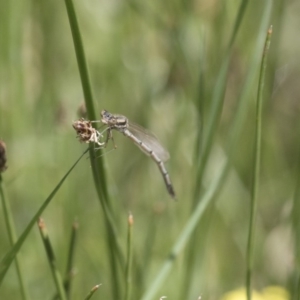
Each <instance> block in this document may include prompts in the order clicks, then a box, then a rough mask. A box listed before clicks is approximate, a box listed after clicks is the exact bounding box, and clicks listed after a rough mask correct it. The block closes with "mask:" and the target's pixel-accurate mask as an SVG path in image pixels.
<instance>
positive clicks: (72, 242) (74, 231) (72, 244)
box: [64, 221, 78, 299]
mask: <svg viewBox="0 0 300 300" xmlns="http://www.w3.org/2000/svg"><path fill="white" fill-rule="evenodd" d="M77 233H78V222H77V221H75V222H74V223H73V226H72V232H71V239H70V245H69V251H68V257H67V259H68V261H67V267H66V273H65V280H64V287H65V291H66V295H67V298H68V299H69V298H70V293H71V282H72V279H73V269H74V267H73V265H74V253H75V246H76V241H77Z"/></svg>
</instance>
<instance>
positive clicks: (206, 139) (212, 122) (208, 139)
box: [193, 0, 248, 207]
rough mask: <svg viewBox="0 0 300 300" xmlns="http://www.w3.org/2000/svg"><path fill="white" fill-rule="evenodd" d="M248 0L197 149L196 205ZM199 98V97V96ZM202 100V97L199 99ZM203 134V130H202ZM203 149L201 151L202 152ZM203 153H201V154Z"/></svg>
mask: <svg viewBox="0 0 300 300" xmlns="http://www.w3.org/2000/svg"><path fill="white" fill-rule="evenodd" d="M247 3H248V0H242V2H241V5H240V8H239V11H238V14H237V17H236V20H235V25H234V27H233V30H232V33H231V38H230V40H229V43H228V48H227V52H226V53H225V54H224V59H223V62H222V65H221V68H220V71H219V73H218V76H217V79H216V85H215V88H214V92H213V95H212V107H211V111H210V116H209V119H208V124H207V130H206V131H205V132H204V135H203V146H201V147H202V148H201V149H198V150H197V154H198V157H200V158H199V160H198V162H197V163H196V170H197V175H196V186H195V191H194V201H193V203H194V205H193V207H194V206H195V205H196V202H197V199H198V198H199V194H200V191H201V182H202V178H203V175H204V171H205V168H206V164H207V161H208V158H209V154H210V151H211V147H212V145H213V141H214V137H215V134H216V131H217V128H218V124H219V121H220V117H221V112H222V108H223V102H224V95H225V88H226V81H227V80H226V79H227V72H228V67H229V61H230V56H231V49H232V46H233V43H234V41H235V38H236V36H237V33H238V30H239V28H240V25H241V22H242V20H243V17H244V15H245V11H246V7H247ZM198 99H199V97H198ZM199 100H200V99H199ZM199 133H201V134H202V130H200V132H199ZM200 150H201V152H200ZM199 153H201V155H199Z"/></svg>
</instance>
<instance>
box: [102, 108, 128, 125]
mask: <svg viewBox="0 0 300 300" xmlns="http://www.w3.org/2000/svg"><path fill="white" fill-rule="evenodd" d="M101 122H102V123H103V124H106V125H108V127H110V128H111V129H114V128H115V129H124V128H126V127H127V126H128V119H127V118H126V117H124V116H121V115H113V114H111V113H110V112H108V111H107V110H105V109H104V110H102V111H101Z"/></svg>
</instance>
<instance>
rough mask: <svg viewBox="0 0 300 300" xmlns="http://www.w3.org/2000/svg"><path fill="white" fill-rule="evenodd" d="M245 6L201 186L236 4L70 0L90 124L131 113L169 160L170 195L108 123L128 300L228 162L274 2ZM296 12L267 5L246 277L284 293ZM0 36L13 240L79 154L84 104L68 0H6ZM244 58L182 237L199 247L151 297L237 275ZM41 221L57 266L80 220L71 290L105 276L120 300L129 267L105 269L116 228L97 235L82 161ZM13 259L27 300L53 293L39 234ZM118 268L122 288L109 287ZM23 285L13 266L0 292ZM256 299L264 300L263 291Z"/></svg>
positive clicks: (222, 145)
mask: <svg viewBox="0 0 300 300" xmlns="http://www.w3.org/2000/svg"><path fill="white" fill-rule="evenodd" d="M248 2H249V3H248V5H247V7H246V11H245V15H244V17H243V19H242V22H241V24H240V25H239V27H238V33H237V37H236V40H235V41H234V44H233V47H232V49H231V56H230V63H229V68H228V74H227V76H226V90H225V94H224V104H223V108H222V115H221V118H220V120H219V122H218V126H217V129H216V134H215V136H214V138H213V146H212V148H211V151H210V154H209V160H208V163H207V166H206V168H205V172H204V176H203V179H202V181H201V182H196V180H195V178H196V176H197V172H198V168H199V166H198V164H197V162H198V161H199V157H200V156H201V151H200V150H199V149H200V148H201V146H202V145H203V140H202V137H203V136H205V133H206V132H207V128H208V121H209V116H210V112H211V108H212V107H213V105H214V103H213V99H214V98H213V95H214V92H215V91H216V90H217V86H216V80H217V78H218V74H219V73H220V68H221V66H222V64H223V63H224V60H225V58H226V55H227V49H228V43H229V39H230V37H231V34H232V31H233V27H234V24H235V20H236V16H237V14H238V11H239V7H240V4H241V1H238V0H231V1H216V0H215V1H211V0H195V1H191V0H188V1H179V0H167V1H158V0H151V1H137V0H128V1H118V0H98V1H95V0H84V1H82V0H76V1H74V5H75V8H76V12H77V17H78V21H79V25H80V30H81V34H82V38H83V44H84V48H85V53H86V59H87V62H88V68H89V72H90V78H91V84H92V89H93V95H94V100H95V106H96V109H97V111H98V116H99V118H100V111H101V109H107V110H109V111H110V112H112V113H119V114H123V115H125V116H127V117H128V118H129V119H130V120H132V121H133V122H135V123H138V124H141V125H142V126H144V127H146V128H148V129H150V130H151V131H152V132H154V133H155V134H156V135H157V136H158V138H159V140H161V141H162V144H163V145H164V146H165V147H166V148H167V149H168V150H169V152H170V156H171V159H170V160H169V162H168V163H167V164H166V166H167V169H168V171H169V173H170V176H171V179H172V181H173V184H174V187H175V191H176V193H177V200H178V201H177V202H174V201H173V200H172V199H171V198H170V197H169V195H168V193H167V191H166V189H165V186H164V183H163V180H162V177H161V174H160V173H159V171H158V170H157V166H156V165H155V164H154V163H153V161H152V160H151V159H150V158H149V157H147V156H146V155H144V153H142V152H141V151H140V150H139V149H138V148H137V147H136V146H135V145H133V143H132V142H131V141H130V140H129V139H127V138H126V137H124V136H122V135H121V134H119V133H117V132H115V133H114V139H115V143H116V145H117V149H116V150H113V145H112V144H110V145H109V146H108V147H107V149H106V150H105V151H104V161H105V170H106V173H107V188H108V191H109V194H110V197H111V200H112V202H111V203H110V208H111V211H112V212H113V217H114V220H115V226H116V228H117V229H118V232H119V238H120V243H121V244H122V246H123V248H124V253H125V250H126V243H127V216H128V211H130V212H131V213H132V214H133V217H134V227H133V236H132V239H133V245H132V247H133V266H132V272H133V273H132V299H140V298H141V297H142V295H143V293H144V292H145V290H147V288H148V287H149V286H150V284H151V283H152V282H153V280H154V279H155V277H156V276H157V272H158V270H160V268H161V266H162V263H163V261H164V259H165V258H166V256H167V255H168V254H169V252H170V249H171V247H172V246H173V244H174V242H175V241H176V239H177V238H178V236H179V234H180V233H181V230H182V228H183V227H184V225H185V224H186V223H187V222H188V220H189V217H190V215H191V213H192V212H193V210H194V204H193V202H194V200H196V201H201V197H202V195H203V194H204V193H205V190H206V188H208V187H209V186H210V183H211V182H212V181H213V180H214V178H215V177H216V176H217V175H218V173H219V172H220V166H221V164H222V162H223V161H224V160H226V159H227V158H228V149H229V148H230V147H228V141H230V136H231V135H230V134H231V132H232V131H231V130H232V125H233V124H234V119H235V116H236V114H237V107H238V105H239V103H240V102H239V101H240V100H241V93H242V90H243V87H244V84H245V82H246V78H247V76H248V71H249V70H250V69H251V67H252V66H253V57H254V55H255V49H256V48H257V47H258V46H261V51H262V47H263V43H259V40H258V37H259V36H260V35H261V34H262V36H265V33H266V32H263V33H261V32H260V29H261V22H262V18H263V16H264V12H265V9H266V8H265V7H266V5H267V4H266V3H267V2H268V1H261V0H252V1H248ZM299 14H300V3H299V1H294V0H276V1H273V5H272V12H271V16H270V18H269V21H268V25H269V24H273V31H274V33H273V37H272V43H271V49H270V55H269V61H268V67H267V81H266V85H265V100H264V108H263V142H262V144H263V145H262V174H261V180H260V183H259V206H258V218H257V220H256V221H257V223H256V229H255V232H256V238H255V250H256V253H255V261H254V275H253V285H254V287H255V289H256V290H261V289H263V287H265V286H269V285H271V284H276V285H280V286H284V287H286V289H287V290H289V291H290V292H291V294H293V293H295V286H296V283H295V282H296V280H297V278H298V277H297V276H298V275H299V257H300V255H299V253H297V250H298V252H299V249H300V247H299V241H298V239H296V237H297V236H298V237H299V234H300V226H299V224H298V221H297V220H298V219H300V218H299V217H298V216H299V215H300V208H299V207H298V206H299V205H297V203H298V202H297V201H295V202H294V195H295V191H296V189H297V186H298V185H299V184H298V180H297V179H298V178H299V176H300V173H299V171H298V169H299V164H298V160H299V159H298V158H299V149H300V148H299V133H300V123H299V120H300V118H299V113H300V106H299V103H300V102H299V95H300V85H299V78H300V63H299V53H300V40H299V38H298V36H299V28H300V18H299ZM0 36H1V38H0V139H1V140H3V141H4V142H5V143H6V158H7V166H8V169H7V170H6V172H5V173H3V176H2V177H3V185H5V187H6V190H7V196H8V198H9V199H10V205H11V209H12V212H13V217H14V222H15V225H16V229H17V233H18V235H20V234H21V233H22V232H23V229H24V228H25V226H26V225H27V224H28V222H29V221H30V219H31V218H32V216H33V215H34V213H35V212H36V211H37V209H38V208H39V207H40V205H41V204H42V201H43V200H44V199H45V198H46V197H47V196H48V195H49V193H50V192H51V191H52V190H53V188H54V187H55V185H56V184H57V183H58V181H59V180H60V179H61V178H62V177H63V175H64V174H65V173H66V172H67V170H68V169H69V168H70V166H71V165H72V164H73V163H74V161H75V160H76V159H77V158H78V157H79V155H80V154H81V153H82V152H83V151H84V150H85V149H86V147H85V146H86V145H85V144H79V143H78V140H76V138H75V132H74V130H73V129H72V122H73V121H74V120H76V119H77V118H78V116H77V111H78V109H79V108H80V107H81V105H82V103H83V102H84V99H83V93H82V87H81V82H80V77H79V72H78V67H77V61H76V56H75V51H74V45H73V40H72V35H71V31H70V26H69V23H68V17H67V13H66V8H65V4H64V2H63V1H57V0H56V1H55V0H51V1H30V0H22V1H17V0H10V1H5V0H0ZM254 67H255V68H256V69H255V70H256V71H255V72H254V73H253V75H251V76H252V77H251V79H252V83H251V84H249V86H248V88H249V93H248V94H247V98H246V105H245V107H244V112H245V114H244V119H243V122H242V123H240V125H239V126H240V128H239V129H240V132H241V134H240V136H239V140H238V143H237V145H236V146H235V149H234V150H235V151H234V156H233V158H232V162H231V164H230V172H229V175H228V177H227V178H226V182H225V185H224V188H223V189H222V190H221V192H220V193H218V195H217V196H216V199H215V202H214V205H210V206H209V207H208V209H207V210H206V212H205V214H204V216H203V218H202V219H201V222H200V224H199V226H198V228H197V230H196V232H195V235H194V236H193V240H192V241H189V245H191V244H190V243H191V242H192V243H193V247H194V251H193V255H191V252H190V251H191V249H189V247H187V248H185V249H186V250H185V251H184V252H182V253H181V254H180V255H179V257H178V258H177V260H176V262H175V263H174V265H173V269H172V272H171V273H170V274H169V276H168V279H167V281H165V282H164V283H163V284H162V287H161V288H160V290H159V292H158V293H157V297H156V298H155V299H159V295H166V296H167V297H168V299H178V300H179V299H180V300H182V299H197V297H198V296H199V295H202V298H203V299H220V298H221V297H222V295H224V294H225V292H226V291H230V290H233V289H235V288H236V287H239V286H242V285H244V283H245V252H246V239H247V233H248V225H249V223H248V222H249V206H250V203H249V199H250V197H249V191H250V187H251V180H252V172H253V148H254V145H253V141H254V129H255V128H254V124H255V100H256V94H257V81H258V74H259V61H257V62H256V63H255V64H254ZM201 132H203V135H202V134H200V133H201ZM198 137H200V141H199V140H198ZM199 144H200V146H199ZM195 149H197V150H195ZM200 185H201V192H200V194H199V195H198V196H197V197H196V199H195V198H194V195H195V189H196V187H197V186H200ZM0 213H1V214H0V240H1V243H0V258H2V257H3V256H4V254H5V253H6V252H7V251H8V250H9V249H10V243H9V239H8V236H7V231H6V229H5V225H4V221H3V218H2V207H1V206H0ZM42 217H43V219H44V220H45V223H46V224H47V227H48V231H49V236H50V239H51V241H52V244H53V245H52V246H53V249H54V252H55V254H56V258H57V265H58V266H57V267H58V269H60V270H61V272H62V273H63V272H64V270H65V266H66V260H67V250H68V243H69V239H70V232H71V224H72V222H73V220H74V219H75V218H77V220H78V222H79V232H78V241H77V246H76V250H75V266H76V272H75V273H76V276H75V278H74V281H73V283H72V297H73V299H84V297H85V296H86V295H87V294H88V292H89V291H90V290H91V288H92V287H93V286H95V284H98V283H101V284H102V285H101V287H100V288H99V290H98V291H97V292H96V293H95V295H94V296H93V298H92V299H114V297H115V294H114V291H115V290H118V291H120V293H121V295H124V294H123V293H124V281H125V279H124V275H123V273H122V272H121V271H120V270H118V272H117V273H114V272H113V270H112V269H111V264H110V262H109V259H108V257H109V255H108V249H109V247H108V245H107V241H108V240H109V238H111V239H113V237H107V235H108V233H107V230H106V224H105V222H104V217H103V211H102V207H101V206H100V204H99V201H98V199H97V195H96V192H95V186H94V182H93V178H92V175H91V168H90V161H89V159H83V160H82V161H81V162H80V164H79V165H78V166H77V167H76V168H75V170H74V171H73V172H72V173H71V175H70V176H69V177H68V179H67V180H66V182H65V183H64V185H63V186H62V188H61V189H60V191H59V193H58V194H57V196H56V197H55V199H54V200H53V201H52V203H51V204H50V206H49V207H48V208H47V210H46V212H45V213H44V215H43V216H42ZM297 230H298V231H297ZM295 233H296V234H295ZM294 249H296V250H294ZM20 259H21V261H22V265H23V272H24V274H25V278H26V284H27V286H28V289H29V292H30V295H31V299H45V298H49V299H50V298H51V297H52V295H53V296H54V295H55V294H56V292H55V287H54V283H53V281H52V277H51V272H50V269H49V266H48V261H47V259H46V255H45V251H44V248H43V244H42V241H41V239H40V236H39V233H38V230H37V228H36V229H35V230H34V231H32V233H31V235H30V236H29V237H28V239H27V240H26V242H25V244H24V246H23V247H22V249H21V252H20ZM188 265H189V266H190V267H191V268H190V269H189V272H188V274H187V266H188ZM114 277H117V278H118V280H119V282H120V286H113V285H112V284H111V283H112V281H113V280H112V278H114ZM19 291H20V288H19V283H18V280H17V276H16V273H15V268H14V265H12V266H11V268H10V270H9V272H8V273H7V275H6V278H5V280H4V282H3V284H2V286H1V287H0V299H8V300H10V299H21V297H20V292H19ZM182 295H185V298H183V296H182ZM260 295H261V297H264V298H262V299H269V298H266V297H267V294H266V293H265V292H264V293H263V294H260ZM97 297H98V298H97ZM225 299H226V300H227V299H229V298H225ZM230 299H238V298H230ZM239 299H244V298H239ZM272 299H276V298H275V296H274V298H272ZM278 299H281V298H278ZM282 299H287V298H282ZM115 300H120V299H115Z"/></svg>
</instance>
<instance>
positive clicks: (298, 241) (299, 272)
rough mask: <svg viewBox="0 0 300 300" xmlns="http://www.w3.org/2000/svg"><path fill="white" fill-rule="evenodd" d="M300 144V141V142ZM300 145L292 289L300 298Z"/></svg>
mask: <svg viewBox="0 0 300 300" xmlns="http://www.w3.org/2000/svg"><path fill="white" fill-rule="evenodd" d="M299 144H300V143H299ZM299 214H300V147H299V146H298V163H297V173H296V188H295V193H294V197H293V210H292V221H293V230H294V239H295V246H294V252H295V275H296V276H295V277H296V280H295V286H294V287H293V289H292V291H293V293H294V295H293V296H294V297H292V299H297V300H300V218H299Z"/></svg>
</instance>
